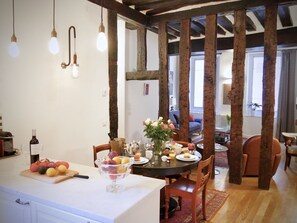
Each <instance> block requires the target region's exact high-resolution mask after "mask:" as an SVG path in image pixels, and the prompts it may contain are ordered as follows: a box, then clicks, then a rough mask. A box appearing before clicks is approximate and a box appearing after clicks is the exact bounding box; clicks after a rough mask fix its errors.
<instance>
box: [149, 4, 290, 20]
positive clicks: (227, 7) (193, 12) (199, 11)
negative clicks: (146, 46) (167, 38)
mask: <svg viewBox="0 0 297 223" xmlns="http://www.w3.org/2000/svg"><path fill="white" fill-rule="evenodd" d="M285 2H289V1H288V0H257V1H248V0H245V1H234V2H226V3H220V4H216V5H209V6H204V7H200V8H195V9H190V10H184V11H179V12H173V13H166V14H162V15H156V16H151V19H150V23H151V24H155V23H158V22H161V21H170V20H180V19H188V18H191V17H197V16H205V15H212V14H218V13H227V12H230V11H234V10H239V9H244V8H249V7H257V6H263V5H267V4H273V3H285Z"/></svg>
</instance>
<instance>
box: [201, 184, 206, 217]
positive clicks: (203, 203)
mask: <svg viewBox="0 0 297 223" xmlns="http://www.w3.org/2000/svg"><path fill="white" fill-rule="evenodd" d="M205 201H206V188H204V189H203V190H202V210H201V211H202V215H203V220H206V207H205Z"/></svg>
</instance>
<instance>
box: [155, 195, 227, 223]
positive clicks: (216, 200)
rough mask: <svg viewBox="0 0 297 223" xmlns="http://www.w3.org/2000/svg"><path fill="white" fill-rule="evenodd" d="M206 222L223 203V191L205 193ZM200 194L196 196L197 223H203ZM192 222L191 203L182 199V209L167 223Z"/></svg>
mask: <svg viewBox="0 0 297 223" xmlns="http://www.w3.org/2000/svg"><path fill="white" fill-rule="evenodd" d="M206 194H207V196H206V220H207V221H209V220H211V219H212V217H213V216H215V214H216V213H217V212H218V210H219V209H220V208H221V207H222V206H223V204H224V203H225V201H226V199H227V197H228V194H227V193H226V192H223V191H218V190H210V189H208V190H207V192H206ZM201 207H202V203H201V194H199V195H198V196H197V209H196V214H197V222H205V221H203V220H202V213H201ZM190 222H192V213H191V202H190V201H189V200H187V199H183V203H182V209H181V210H180V211H179V210H177V211H175V213H174V215H173V216H172V217H171V218H169V219H168V223H190ZM160 223H165V220H164V219H162V220H161V221H160Z"/></svg>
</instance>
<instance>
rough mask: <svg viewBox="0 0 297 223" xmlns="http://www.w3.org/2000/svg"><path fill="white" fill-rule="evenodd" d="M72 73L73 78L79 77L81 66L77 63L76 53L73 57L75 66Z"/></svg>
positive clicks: (72, 67)
mask: <svg viewBox="0 0 297 223" xmlns="http://www.w3.org/2000/svg"><path fill="white" fill-rule="evenodd" d="M71 72H72V77H73V78H74V79H76V78H78V77H79V65H78V63H77V55H76V53H75V54H74V55H73V64H72V65H71Z"/></svg>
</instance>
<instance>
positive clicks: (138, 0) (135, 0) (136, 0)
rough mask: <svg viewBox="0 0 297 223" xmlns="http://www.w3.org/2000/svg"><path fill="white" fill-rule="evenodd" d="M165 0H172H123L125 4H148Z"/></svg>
mask: <svg viewBox="0 0 297 223" xmlns="http://www.w3.org/2000/svg"><path fill="white" fill-rule="evenodd" d="M163 1H170V0H123V3H124V4H125V5H136V4H137V5H146V4H151V3H153V4H155V3H160V2H163Z"/></svg>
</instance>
